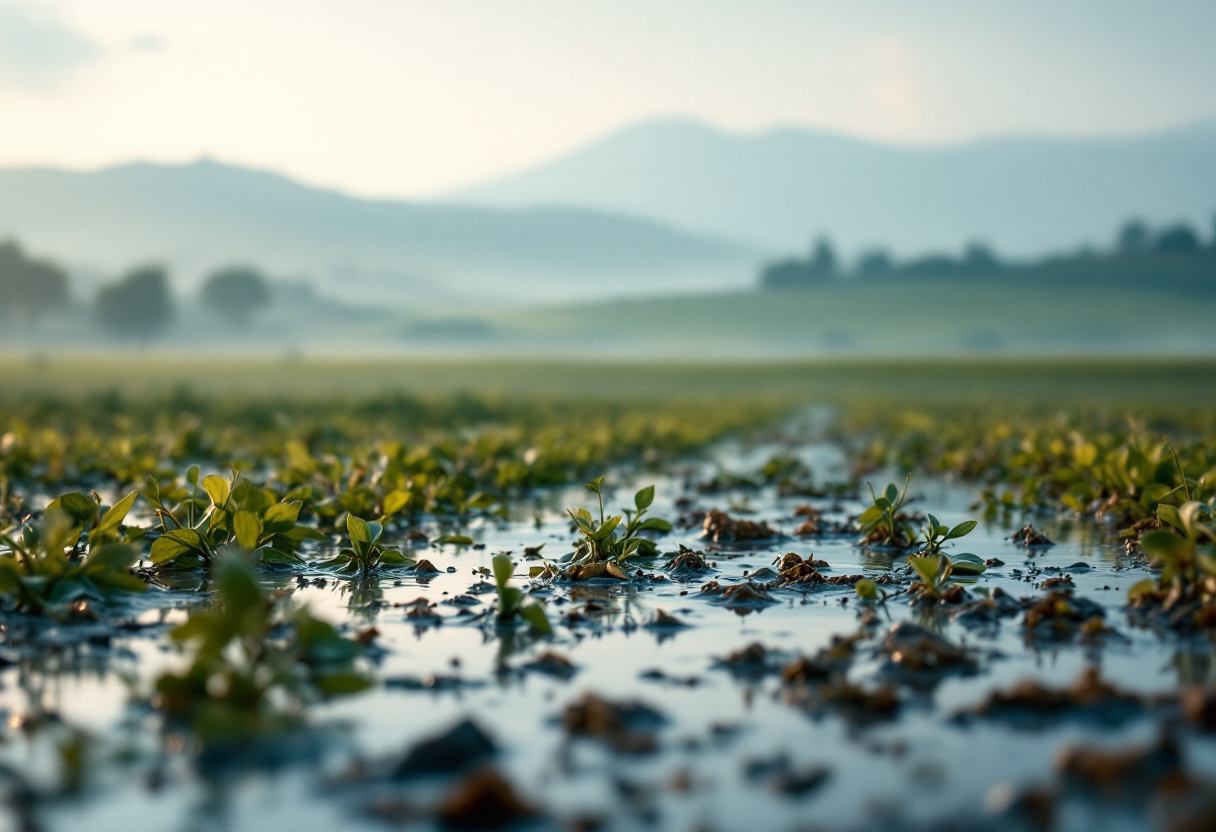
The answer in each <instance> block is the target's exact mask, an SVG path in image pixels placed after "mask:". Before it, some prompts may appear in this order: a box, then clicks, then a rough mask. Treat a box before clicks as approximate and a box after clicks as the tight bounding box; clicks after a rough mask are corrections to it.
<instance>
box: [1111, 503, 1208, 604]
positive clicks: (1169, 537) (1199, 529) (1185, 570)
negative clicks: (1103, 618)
mask: <svg viewBox="0 0 1216 832" xmlns="http://www.w3.org/2000/svg"><path fill="white" fill-rule="evenodd" d="M1157 512H1158V515H1159V516H1160V517H1161V519H1162V520H1164V521H1165V522H1166V523H1168V524H1169V526H1171V527H1173V530H1171V529H1159V530H1156V531H1150V532H1145V533H1144V534H1143V535H1141V537H1140V548H1141V549H1143V550H1144V553H1145V554H1146V555H1148V556H1149V557H1150V558H1152V559H1153V560H1155V561H1156V562H1157V563H1159V564H1160V565H1161V575H1160V577H1159V578H1158V579H1157V581H1156V582H1154V581H1152V580H1144V581H1140V582H1139V583H1137V584H1135V585H1134V586H1132V587H1131V588H1130V589H1129V590H1128V598H1129V599H1133V600H1134V599H1135V598H1136V597H1137V596H1141V595H1149V594H1153V593H1170V594H1173V595H1174V596H1175V598H1176V599H1178V600H1181V599H1183V598H1188V599H1189V598H1194V597H1201V598H1203V599H1204V600H1207V599H1210V598H1211V597H1213V596H1216V528H1213V526H1212V522H1211V521H1212V510H1211V508H1209V507H1208V506H1207V505H1205V504H1204V503H1200V502H1198V501H1196V500H1190V501H1188V502H1185V503H1183V504H1182V506H1181V507H1180V508H1177V509H1175V508H1174V507H1173V506H1165V505H1162V506H1159V507H1158V509H1157Z"/></svg>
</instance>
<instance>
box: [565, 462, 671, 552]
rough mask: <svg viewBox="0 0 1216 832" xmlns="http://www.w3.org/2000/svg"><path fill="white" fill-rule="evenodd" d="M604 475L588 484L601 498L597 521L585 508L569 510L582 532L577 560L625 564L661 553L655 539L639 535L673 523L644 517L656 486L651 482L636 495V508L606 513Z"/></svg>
mask: <svg viewBox="0 0 1216 832" xmlns="http://www.w3.org/2000/svg"><path fill="white" fill-rule="evenodd" d="M603 486H604V478H603V477H599V478H598V479H596V480H594V481H593V482H590V483H588V484H587V490H588V491H591V492H592V493H594V494H595V496H596V497H597V498H599V510H600V517H599V520H598V521H597V520H596V519H595V517H594V516H593V515H592V514H591V512H589V511H587V509H585V508H574V509H566V513H567V514H569V515H570V518H571V519H572V520H574V524H575V525H576V526H578V529H579V531H580V532H582V534H583V539H582V540H581V541H580V542H579V545H578V551H576V552H575V557H574V561H575V562H576V563H603V562H611V563H616V564H618V565H619V564H622V563H624V562H625V561H627V560H628V559H629V558H632V557H637V556H639V555H654V554H657V553H658V550H657V549H656V548H655V545H654V542H653V541H651V540H648V539H647V538H645V537H640V536H639V535H640V533H641V532H647V531H649V532H659V533H666V532H670V531H671V523H668V522H667V521H666V520H663V519H661V518H658V517H647V518H646V519H643V517H644V515H645V514H646V512H647V510H648V509H649V508H650V505H651V503H653V502H654V486H653V485H648V486H646V487H645V488H643V489H642V490H640V491H639V492H638V493H637V494H635V495H634V496H633V504H634V508H633V509H624V510H623V511H622V512H621V514H619V515H615V516H612V517H605V516H604V494H603ZM622 520H623V521H624V525H623V526H622V525H621V521H622Z"/></svg>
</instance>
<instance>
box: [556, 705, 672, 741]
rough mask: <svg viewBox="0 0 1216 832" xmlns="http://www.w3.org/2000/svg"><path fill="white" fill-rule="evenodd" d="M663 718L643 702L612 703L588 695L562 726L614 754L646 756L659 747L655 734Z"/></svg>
mask: <svg viewBox="0 0 1216 832" xmlns="http://www.w3.org/2000/svg"><path fill="white" fill-rule="evenodd" d="M665 721H666V720H665V719H664V718H663V715H662V714H661V713H659V712H658V711H656V710H655V709H654V708H651V707H650V706H648V705H644V704H642V703H641V702H610V701H608V700H607V699H601V698H600V697H599V696H596V695H595V694H594V693H587V694H584V695H583V698H582V699H580V700H578V701H577V702H575V703H573V704H571V705H569V706H567V707H566V710H565V711H564V712H563V713H562V725H563V727H564V728H565V729H566V733H567V734H569V735H570V736H573V737H591V738H593V739H597V740H601V741H602V742H605V743H607V745H608V747H609V748H611V749H612V750H613V751H619V752H622V753H632V754H642V753H647V752H650V751H654V750H655V749H656V748H657V747H658V743H657V740H656V738H655V731H656V730H657V729H658V728H659V727H660V726H661V725H662V724H663V723H664V722H665Z"/></svg>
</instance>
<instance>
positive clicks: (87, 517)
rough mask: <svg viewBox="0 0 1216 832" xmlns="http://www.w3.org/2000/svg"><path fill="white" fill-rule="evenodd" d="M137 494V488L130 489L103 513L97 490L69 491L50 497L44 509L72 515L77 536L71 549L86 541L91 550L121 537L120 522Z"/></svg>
mask: <svg viewBox="0 0 1216 832" xmlns="http://www.w3.org/2000/svg"><path fill="white" fill-rule="evenodd" d="M138 496H139V492H138V491H132V492H131V493H130V494H128V495H127V496H125V497H123V498H122V499H121V500H119V501H118V502H117V503H115V504H114V505H113V506H111V507H110V508H109V509H108V510H107V511H106V512H105V514H102V511H101V509H102V502H101V497H100V496H99V495H98V494H97V493H96V492H94V493H93V494H91V495H85V494H81V493H80V492H79V491H70V492H68V493H67V494H64V495H63V496H61V497H58V498H56V499H54V500H52V501H51V502H50V504H49V505H47V510H48V511H51V510H55V509H57V510H59V511H62V512H63V513H64V514H66V515H67V516H68V517H70V518H72V521H73V527H74V530H75V532H76V539H77V540H76V543H74V544H73V548H76V547H78V546H79V545H80V544H82V543H84V542H86V541H87V542H88V544H89V548H90V549H94V548H98V547H101V546H104V545H106V544H107V543H118V542H120V541H121V540H122V539H123V525H122V521H123V520H125V519H126V517H127V512H129V511H130V510H131V506H133V505H134V504H135V498H136V497H138Z"/></svg>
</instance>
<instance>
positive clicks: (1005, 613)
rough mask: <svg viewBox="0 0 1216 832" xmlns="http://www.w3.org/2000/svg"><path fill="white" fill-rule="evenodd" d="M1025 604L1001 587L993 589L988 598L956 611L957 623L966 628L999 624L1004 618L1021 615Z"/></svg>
mask: <svg viewBox="0 0 1216 832" xmlns="http://www.w3.org/2000/svg"><path fill="white" fill-rule="evenodd" d="M1024 606H1025V605H1024V604H1023V602H1021V601H1018V600H1017V599H1016V598H1014V597H1013V596H1012V595H1010V594H1009V593H1008V592H1006V591H1005V590H1003V589H1001V588H1000V587H999V586H997V587H993V588H992V591H991V592H990V593H988V596H987V597H985V598H981V599H980V600H978V601H973V602H971V603H970V604H966V605H964V606H962V607H960V608H959V609H957V610H955V611H954V613H953V615H954V618H955V620H956V621H958V622H959V623H960V624H963V625H964V626H975V625H991V624H998V623H1000V620H1001V619H1002V618H1010V617H1012V616H1015V615H1017V614H1018V613H1020V612H1021V611H1022V610H1023V608H1024Z"/></svg>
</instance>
